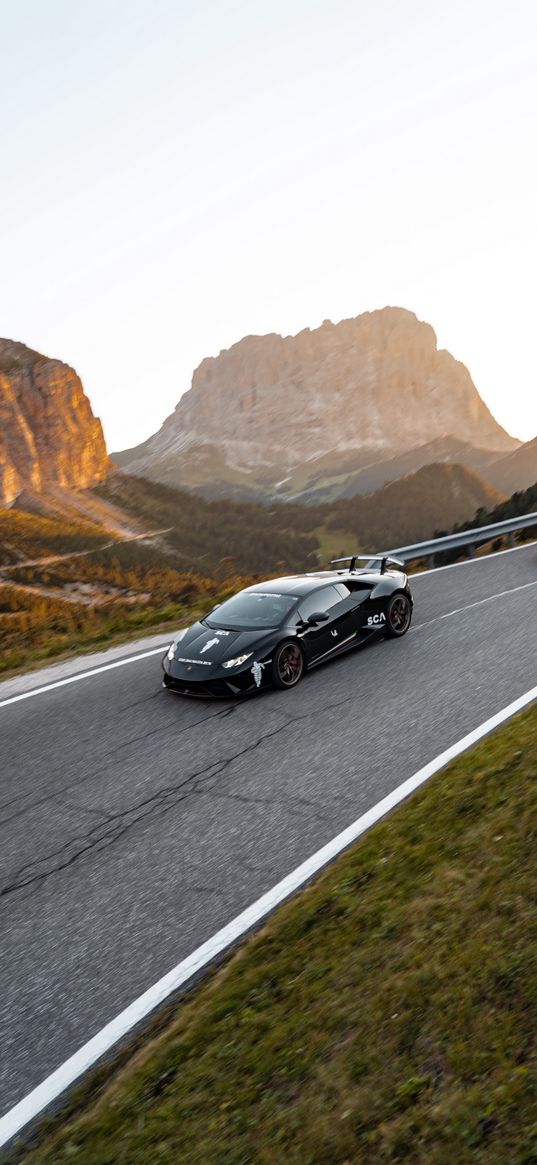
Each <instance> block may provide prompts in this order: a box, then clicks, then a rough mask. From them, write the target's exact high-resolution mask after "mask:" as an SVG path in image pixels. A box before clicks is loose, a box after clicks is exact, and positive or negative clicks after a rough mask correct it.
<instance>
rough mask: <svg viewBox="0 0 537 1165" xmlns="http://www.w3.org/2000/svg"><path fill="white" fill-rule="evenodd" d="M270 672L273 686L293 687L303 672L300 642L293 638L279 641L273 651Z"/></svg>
mask: <svg viewBox="0 0 537 1165" xmlns="http://www.w3.org/2000/svg"><path fill="white" fill-rule="evenodd" d="M271 672H272V683H273V685H274V687H275V688H294V686H295V684H298V681H299V680H300V679H302V676H303V674H304V655H303V652H302V648H301V646H300V644H299V643H296V642H295V640H294V639H288V640H286V641H285V642H284V643H280V644H279V645H278V647H277V648H276V651H275V652H274V656H273V659H272V668H271Z"/></svg>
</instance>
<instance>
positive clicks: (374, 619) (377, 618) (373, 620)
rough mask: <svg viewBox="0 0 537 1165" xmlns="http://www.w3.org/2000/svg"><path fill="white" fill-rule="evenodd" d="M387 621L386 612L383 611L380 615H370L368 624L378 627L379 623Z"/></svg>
mask: <svg viewBox="0 0 537 1165" xmlns="http://www.w3.org/2000/svg"><path fill="white" fill-rule="evenodd" d="M385 622H386V616H385V614H384V611H381V612H380V614H379V615H370V616H369V618H368V620H367V626H368V627H378V625H379V623H385Z"/></svg>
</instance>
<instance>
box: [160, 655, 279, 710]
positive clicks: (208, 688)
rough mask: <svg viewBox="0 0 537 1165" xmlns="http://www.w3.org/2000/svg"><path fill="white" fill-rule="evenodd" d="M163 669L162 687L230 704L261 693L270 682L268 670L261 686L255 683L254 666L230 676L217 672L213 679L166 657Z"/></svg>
mask: <svg viewBox="0 0 537 1165" xmlns="http://www.w3.org/2000/svg"><path fill="white" fill-rule="evenodd" d="M161 666H162V670H163V673H164V676H163V681H162V683H163V687H165V688H167V689H168V690H169V691H170V692H177V693H178V694H179V695H181V696H201V697H205V698H206V699H211V698H212V699H227V700H229V699H231V698H233V697H235V696H248V695H251V694H253V693H254V692H258V691H259V690H260V688H262V687H267V686H268V682H269V680H268V677H267V675H266V672H267V670H268V669H267V668H263V671H262V675H261V682H260V683H259V684H257V683H256V681H255V679H254V676H253V674H252V665H251V662H249V666H248V667H246V668H243V670H242V671H241V669H240V668H239V669H238V670H237V671H236V672H235V671H233V670H232V672H231V675H230V674H229V672H226V671H225V670H224V669H223V668H215V669H214V673H215V674H214V675H211V676H207V675H206V674H204V673H205V668H203V672H202V669H201V668H197V667H196V666H195V665H192V666H191V667H190V668H188V667H187V666H185V665H183V664H179V663H177V661H176V660H172V661H170V660H169V659H168V658H167V656H164V658H163V660H162V664H161ZM200 673H201V674H200Z"/></svg>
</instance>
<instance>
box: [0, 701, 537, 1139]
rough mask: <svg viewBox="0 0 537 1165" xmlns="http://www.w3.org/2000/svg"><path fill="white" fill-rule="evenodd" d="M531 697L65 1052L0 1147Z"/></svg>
mask: <svg viewBox="0 0 537 1165" xmlns="http://www.w3.org/2000/svg"><path fill="white" fill-rule="evenodd" d="M535 700H537V686H536V687H534V688H530V689H529V691H527V692H525V693H524V695H522V696H519V697H518V699H517V700H513V701H512V703H511V704H508V705H506V707H505V708H502V709H501V710H500V711H499V712H496V713H495V715H494V716H490V717H489V718H488V720H484V721H483V723H482V724H480V725H479V726H478V727H477V728H474V729H473V730H472V731H471V732H469V733H467V734H466V736H463V737H461V739H460V740H458V741H457V742H456V743H455V744H452V745H450V747H449V748H447V749H445V750H444V752H441V753H439V755H438V756H436V757H435V758H434V759H433V760H432V761H429V763H428V764H426V765H424V766H423V768H421V769H418V771H417V772H416V773H414V774H413V776H411V777H409V778H408V779H407V780H406V781H403V783H402V784H401V785H399V786H398V787H397V788H396V789H394V790H392V792H391V793H388V795H387V796H386V797H383V798H382V800H381V801H378V802H377V804H376V805H373V807H372V808H371V809H368V810H367V811H366V812H365V813H363V814H362V815H361V816H360V817H358V818H357V819H356V821H354V822H353V823H352V825H349V826H348V827H347V828H346V829H344V830H343V831H342V833H339V834H338V835H337V836H336V837H334V838H332V840H331V841H329V842H328V843H327V844H326V845H324V846H323V847H322V848H321V849H320V850H317V852H316V853H314V854H312V856H311V857H309V858H307V859H306V861H305V862H302V863H301V865H300V866H297V868H296V869H295V870H293V871H292V872H291V873H290V874H287V875H286V877H285V878H283V879H282V880H281V881H280V882H277V883H276V885H275V886H273V887H272V889H270V890H268V891H267V892H266V893H265V894H263V895H262V897H261V898H258V899H257V901H256V902H254V903H252V905H251V906H248V907H247V908H246V910H243V911H242V912H241V913H240V914H238V915H237V916H236V918H234V919H232V920H231V922H229V923H228V924H227V925H226V926H224V927H223V928H222V929H221V930H219V931H217V932H216V934H214V935H212V937H211V938H210V939H207V941H206V942H204V943H202V945H201V946H200V947H198V948H197V949H196V950H195V951H193V952H192V954H190V955H188V956H187V957H186V959H182V961H181V962H180V963H178V964H177V966H176V967H174V968H173V970H172V971H169V972H168V973H167V974H166V975H164V976H163V977H162V978H161V979H159V980H158V982H157V983H155V984H154V985H153V986H152V987H149V988H148V990H147V991H144V993H143V994H142V995H140V996H139V997H138V999H135V1000H134V1002H133V1003H131V1004H129V1006H128V1007H126V1008H125V1010H124V1011H122V1012H120V1013H119V1015H117V1016H116V1017H115V1019H113V1020H111V1021H110V1023H108V1024H106V1025H105V1027H103V1028H101V1030H100V1031H99V1032H97V1034H96V1035H95V1036H93V1037H92V1038H91V1039H90V1040H88V1042H87V1043H86V1044H84V1045H83V1046H82V1047H81V1048H79V1050H78V1051H77V1052H75V1053H74V1055H72V1056H70V1057H69V1059H68V1060H66V1061H65V1062H64V1063H63V1064H61V1065H60V1067H59V1068H57V1069H56V1070H55V1071H54V1072H52V1073H51V1075H50V1076H47V1077H46V1079H45V1080H43V1081H42V1083H41V1084H38V1086H37V1088H34V1089H33V1090H32V1092H29V1093H28V1095H27V1096H25V1097H24V1098H23V1099H22V1100H21V1101H19V1102H18V1104H16V1105H15V1106H14V1107H13V1108H12V1109H10V1110H9V1111H8V1112H7V1113H5V1114H4V1116H3V1117H1V1118H0V1148H1V1147H2V1146H4V1145H6V1144H7V1143H8V1142H9V1141H11V1140H12V1138H13V1137H15V1136H16V1135H17V1133H19V1132H20V1131H21V1129H23V1128H24V1127H25V1125H27V1124H29V1122H30V1121H31V1120H33V1119H34V1118H35V1117H37V1116H39V1115H40V1113H42V1112H43V1111H44V1110H45V1109H46V1108H47V1107H48V1105H49V1104H52V1102H53V1101H55V1100H57V1099H58V1097H59V1096H61V1095H62V1093H63V1092H65V1090H66V1089H67V1088H69V1086H70V1085H71V1084H74V1082H75V1081H76V1080H78V1079H79V1078H80V1076H82V1074H83V1073H84V1072H87V1071H88V1070H89V1069H90V1068H92V1067H93V1066H94V1065H95V1064H96V1063H97V1062H98V1060H100V1059H101V1058H102V1056H104V1055H105V1054H106V1053H107V1052H109V1051H110V1049H111V1048H113V1047H114V1046H115V1045H116V1044H117V1043H119V1041H120V1040H121V1039H123V1038H124V1037H125V1036H127V1035H128V1034H129V1032H131V1031H132V1030H133V1028H135V1027H136V1026H137V1025H138V1024H139V1023H140V1022H141V1021H142V1020H143V1019H145V1018H146V1017H147V1016H148V1015H150V1014H151V1012H153V1011H154V1010H155V1008H157V1007H158V1006H159V1005H160V1004H161V1003H163V1002H164V1000H165V999H167V998H168V997H169V996H170V995H171V994H172V993H173V992H174V991H176V990H177V989H178V988H179V987H183V986H184V985H185V983H186V982H187V981H188V980H189V979H191V978H192V977H193V975H195V974H196V973H197V972H198V971H200V970H201V969H202V968H203V967H206V966H207V965H208V964H209V963H211V962H212V961H213V960H214V959H215V958H216V957H217V956H218V955H220V954H222V952H223V951H225V950H227V949H228V948H229V947H231V946H232V945H233V943H235V942H236V941H237V939H239V938H242V937H243V936H244V935H245V934H247V933H248V931H250V930H252V928H253V927H254V926H255V925H256V924H257V923H259V922H261V921H262V920H263V919H265V918H266V917H267V916H268V915H269V914H270V913H271V912H272V911H273V910H274V909H275V907H276V906H279V905H280V903H281V902H284V901H285V899H287V898H289V897H290V896H291V894H293V893H294V892H295V890H298V889H299V888H300V887H301V886H303V885H304V884H305V883H306V882H308V881H309V880H310V878H312V877H313V876H314V875H315V874H317V873H319V871H320V870H322V869H323V868H324V867H325V866H327V865H328V864H329V862H331V861H332V860H333V859H334V858H335V857H337V856H338V855H339V854H340V853H342V852H343V850H345V849H347V848H348V846H349V845H351V844H352V842H354V841H356V840H357V839H358V838H359V837H360V836H361V835H362V834H363V833H365V832H366V831H367V830H368V829H370V828H371V826H373V825H375V824H376V823H377V822H378V821H380V820H381V819H382V818H383V817H385V816H386V814H387V813H389V812H390V810H392V809H394V808H395V807H396V806H397V805H400V804H401V802H402V801H404V800H406V798H407V797H409V796H410V794H411V793H413V792H414V791H415V790H416V789H418V788H419V787H420V786H421V785H423V784H425V782H426V781H428V780H429V778H430V777H432V776H434V775H435V773H437V772H439V770H440V769H442V768H444V766H445V765H447V764H449V762H450V761H452V760H455V758H456V757H458V756H460V755H461V753H463V752H466V751H467V749H469V748H471V747H472V745H473V744H477V742H478V741H480V740H482V739H483V737H485V736H488V735H489V733H491V732H493V731H494V729H495V728H498V727H499V726H500V724H503V723H505V721H506V720H509V719H511V717H512V716H515V715H516V713H517V712H520V711H522V709H523V708H526V707H527V706H528V705H529V704H531V703H533V702H534V701H535Z"/></svg>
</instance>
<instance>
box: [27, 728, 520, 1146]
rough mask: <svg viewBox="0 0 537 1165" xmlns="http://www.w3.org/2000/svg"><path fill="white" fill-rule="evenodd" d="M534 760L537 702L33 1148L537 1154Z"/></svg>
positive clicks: (300, 900)
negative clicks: (536, 706)
mask: <svg viewBox="0 0 537 1165" xmlns="http://www.w3.org/2000/svg"><path fill="white" fill-rule="evenodd" d="M536 774H537V708H533V709H531V710H530V711H528V712H527V713H525V714H524V715H523V716H521V717H518V718H517V719H515V720H513V721H511V722H510V723H509V724H508V725H506V726H504V727H503V728H502V729H501V730H500V731H499V732H498V733H496V734H495V735H494V736H493V737H491V738H489V739H488V740H486V741H485V742H483V743H482V744H481V745H480V746H479V747H477V748H475V749H474V750H473V751H472V752H471V753H468V754H466V755H465V756H463V757H461V758H459V760H458V761H456V762H455V763H453V764H452V765H451V766H450V767H449V768H448V769H446V770H444V771H443V772H441V773H440V774H438V775H437V776H436V777H435V778H434V779H433V780H432V781H431V783H430V784H429V785H427V786H426V787H425V788H424V789H422V790H421V791H420V792H419V793H418V794H416V795H415V796H414V797H413V798H412V799H411V800H410V801H409V802H407V803H406V804H404V805H403V806H401V807H400V808H399V809H398V810H396V811H395V812H394V813H393V814H392V815H391V816H390V817H389V818H388V819H387V820H386V821H384V822H382V823H381V824H379V825H378V826H376V827H375V828H374V829H373V830H371V832H370V833H369V834H368V835H366V837H365V838H363V839H362V840H361V841H360V842H359V843H357V844H356V845H355V846H354V847H353V848H352V849H351V850H350V851H348V852H347V853H346V854H345V855H344V856H343V857H341V858H340V859H338V861H337V862H335V863H334V864H333V865H332V866H331V867H330V869H329V870H328V871H327V872H326V873H325V874H324V875H323V876H322V877H320V878H319V879H318V880H317V881H316V882H315V883H314V884H313V885H312V886H311V887H309V888H308V889H306V890H305V891H303V892H302V893H301V894H299V895H298V896H297V897H296V898H295V899H294V900H293V901H292V902H290V903H288V904H287V905H285V906H284V907H282V908H280V909H279V910H278V911H277V912H276V914H275V915H274V916H273V917H272V918H271V919H270V920H269V922H268V923H267V925H266V926H265V927H264V929H263V930H262V931H261V932H260V933H259V934H258V935H256V936H255V937H253V938H251V939H250V940H249V941H248V942H246V943H245V944H244V946H243V947H242V949H241V950H240V951H239V952H238V953H237V954H235V955H234V956H233V957H231V958H230V959H229V960H228V962H227V964H226V965H225V966H224V967H223V968H221V969H220V970H219V971H217V972H213V973H212V975H211V976H210V978H209V979H208V980H206V982H205V983H204V984H203V985H202V986H201V987H200V988H199V989H198V990H197V991H196V993H195V994H194V995H192V996H191V997H190V998H189V999H187V1000H185V1001H183V1002H178V1003H176V1004H175V1005H174V1006H173V1008H172V1009H171V1015H172V1019H171V1022H170V1023H169V1026H168V1027H167V1028H166V1029H165V1030H164V1031H163V1032H162V1033H161V1034H160V1035H158V1036H157V1037H156V1038H154V1039H153V1040H152V1041H150V1042H148V1043H147V1045H146V1046H145V1047H142V1048H141V1049H138V1050H137V1051H136V1054H135V1055H134V1056H133V1058H132V1060H131V1061H130V1062H128V1063H127V1065H126V1066H125V1064H123V1066H122V1067H120V1068H118V1069H117V1070H116V1071H115V1073H113V1074H112V1073H111V1069H110V1070H109V1072H110V1073H111V1075H110V1079H109V1080H108V1083H106V1082H105V1084H104V1085H103V1072H102V1070H101V1072H100V1073H99V1075H98V1077H95V1078H94V1079H93V1081H92V1080H90V1081H89V1082H86V1083H84V1084H83V1085H82V1086H81V1088H80V1089H79V1091H78V1093H77V1094H76V1096H75V1097H74V1098H73V1099H72V1100H71V1106H72V1109H73V1108H74V1111H72V1112H71V1116H70V1117H69V1118H64V1120H63V1121H61V1119H60V1120H59V1123H58V1124H57V1126H56V1127H54V1123H53V1125H52V1127H51V1126H50V1123H49V1125H48V1127H46V1129H45V1131H43V1132H42V1133H41V1143H40V1144H39V1145H38V1147H36V1148H34V1150H33V1151H32V1152H31V1153H30V1154H29V1156H28V1157H27V1160H28V1165H62V1163H63V1162H71V1161H76V1162H77V1165H95V1163H96V1162H98V1163H99V1165H120V1162H124V1163H128V1165H142V1163H143V1165H146V1163H149V1162H151V1165H153V1163H154V1162H159V1163H162V1165H383V1163H385V1162H390V1163H391V1162H398V1163H400V1162H404V1163H407V1165H455V1163H456V1165H468V1163H470V1162H471V1163H472V1165H474V1163H475V1165H536V1162H537V1079H536V1068H537V1041H536V1039H535V1030H536V1023H535V1021H536V1018H537V966H536V956H535V951H536V946H537V893H536V892H537V874H536V863H535V848H536V840H537V793H536V782H535V777H536ZM104 1076H106V1072H105V1073H104ZM97 1081H98V1083H97Z"/></svg>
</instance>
